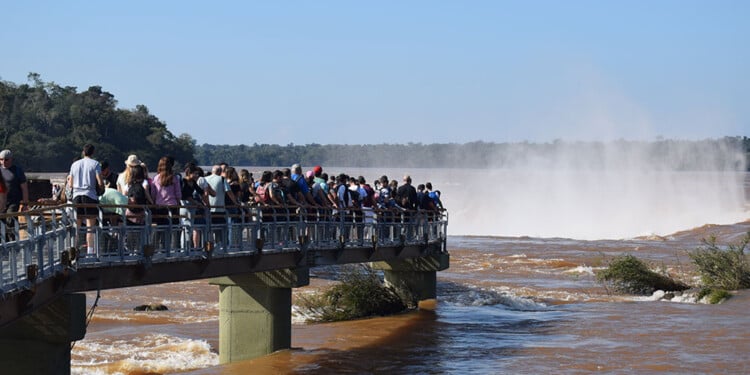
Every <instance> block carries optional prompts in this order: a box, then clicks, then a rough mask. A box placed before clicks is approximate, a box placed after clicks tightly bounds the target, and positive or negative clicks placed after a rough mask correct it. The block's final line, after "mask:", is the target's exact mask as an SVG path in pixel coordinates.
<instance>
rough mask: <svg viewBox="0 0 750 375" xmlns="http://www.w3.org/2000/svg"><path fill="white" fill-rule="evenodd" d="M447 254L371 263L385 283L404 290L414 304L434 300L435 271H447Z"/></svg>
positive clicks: (448, 258) (435, 292)
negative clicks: (379, 272) (411, 297)
mask: <svg viewBox="0 0 750 375" xmlns="http://www.w3.org/2000/svg"><path fill="white" fill-rule="evenodd" d="M449 263H450V256H449V255H448V253H440V254H437V255H430V256H426V257H420V258H410V259H399V260H389V261H383V262H373V263H371V265H372V268H373V269H379V270H382V271H383V274H384V276H385V282H386V284H387V285H391V286H393V287H394V288H400V289H406V292H407V293H409V294H411V295H412V296H414V298H415V300H416V301H415V302H421V301H427V300H434V299H435V298H436V297H437V274H436V272H437V271H442V270H444V269H447V268H448V266H449Z"/></svg>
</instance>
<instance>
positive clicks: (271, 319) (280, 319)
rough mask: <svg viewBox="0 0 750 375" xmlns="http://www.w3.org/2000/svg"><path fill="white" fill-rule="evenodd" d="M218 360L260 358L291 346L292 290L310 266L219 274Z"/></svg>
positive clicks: (307, 279) (303, 280)
mask: <svg viewBox="0 0 750 375" xmlns="http://www.w3.org/2000/svg"><path fill="white" fill-rule="evenodd" d="M211 284H214V285H218V286H219V362H220V363H222V364H223V363H231V362H236V361H242V360H246V359H252V358H257V357H260V356H264V355H266V354H270V353H273V352H275V351H277V350H281V349H289V348H290V347H291V346H292V289H291V288H297V287H301V286H305V285H309V284H310V269H309V268H294V269H284V270H277V271H267V272H257V273H249V274H242V275H233V276H225V277H218V278H214V279H212V280H211Z"/></svg>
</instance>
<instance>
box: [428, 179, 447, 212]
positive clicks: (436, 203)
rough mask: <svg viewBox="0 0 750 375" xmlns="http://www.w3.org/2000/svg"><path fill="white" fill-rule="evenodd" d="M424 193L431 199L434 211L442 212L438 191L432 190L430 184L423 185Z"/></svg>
mask: <svg viewBox="0 0 750 375" xmlns="http://www.w3.org/2000/svg"><path fill="white" fill-rule="evenodd" d="M425 191H426V192H427V196H428V197H430V199H432V203H433V205H434V206H435V209H436V210H443V202H442V201H441V200H440V190H432V182H428V183H426V184H425Z"/></svg>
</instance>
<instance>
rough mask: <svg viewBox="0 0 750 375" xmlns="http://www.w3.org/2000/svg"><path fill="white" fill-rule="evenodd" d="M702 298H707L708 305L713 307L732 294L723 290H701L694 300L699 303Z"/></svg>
mask: <svg viewBox="0 0 750 375" xmlns="http://www.w3.org/2000/svg"><path fill="white" fill-rule="evenodd" d="M704 297H708V303H710V304H712V305H715V304H717V303H720V302H721V301H724V300H726V299H729V298H730V297H732V293H729V292H727V291H726V290H724V289H715V288H701V290H700V291H698V294H697V295H696V296H695V298H696V300H698V301H700V300H702V299H703V298H704Z"/></svg>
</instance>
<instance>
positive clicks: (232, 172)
mask: <svg viewBox="0 0 750 375" xmlns="http://www.w3.org/2000/svg"><path fill="white" fill-rule="evenodd" d="M224 177H225V178H226V179H227V181H229V182H239V181H240V176H239V175H237V170H236V169H234V167H227V168H226V170H224Z"/></svg>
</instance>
